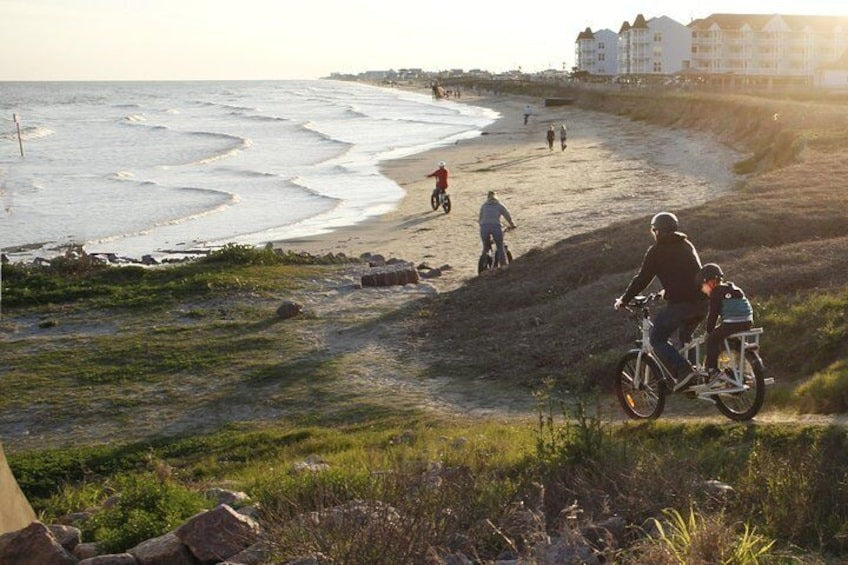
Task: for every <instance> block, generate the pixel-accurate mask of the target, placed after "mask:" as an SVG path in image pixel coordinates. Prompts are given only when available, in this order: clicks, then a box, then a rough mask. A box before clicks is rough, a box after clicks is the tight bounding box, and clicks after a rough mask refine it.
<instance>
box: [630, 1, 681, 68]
mask: <svg viewBox="0 0 848 565" xmlns="http://www.w3.org/2000/svg"><path fill="white" fill-rule="evenodd" d="M691 46H692V32H691V30H690V29H689V28H688V27H686V26H685V25H683V24H681V23H679V22H676V21H674V20H673V19H671V18H669V17H668V16H660V17H658V18H651V19H650V20H646V19H645V17H644V16H643V15H642V14H639V15H637V16H636V19H635V20H633V23H632V24H631V23H628V22H626V21H625V22H624V23H623V24H622V26H621V29H620V30H619V32H618V72H619V74H624V75H651V74H653V75H662V74H672V73H676V72H678V71H681V70H684V69H688V68H689V62H690V52H691Z"/></svg>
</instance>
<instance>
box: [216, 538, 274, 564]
mask: <svg viewBox="0 0 848 565" xmlns="http://www.w3.org/2000/svg"><path fill="white" fill-rule="evenodd" d="M270 558H271V548H270V547H269V546H268V544H267V543H265V542H264V541H258V542H256V543H254V544H253V545H251V546H250V547H247V548H245V549H243V550H242V551H240V552H238V553H236V554H235V555H233V556H232V557H230V558H229V559H227V561H230V562H232V563H239V564H240V565H260V564H261V563H266V562H267V561H268V560H269V559H270Z"/></svg>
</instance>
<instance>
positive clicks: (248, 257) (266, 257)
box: [205, 243, 281, 265]
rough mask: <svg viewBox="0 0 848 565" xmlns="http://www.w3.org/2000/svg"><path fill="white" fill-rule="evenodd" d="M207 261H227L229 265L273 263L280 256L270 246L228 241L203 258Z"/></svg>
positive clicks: (278, 261)
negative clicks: (259, 246) (260, 246)
mask: <svg viewBox="0 0 848 565" xmlns="http://www.w3.org/2000/svg"><path fill="white" fill-rule="evenodd" d="M205 261H206V262H208V263H227V264H230V265H274V264H276V263H280V262H281V261H280V257H279V255H277V254H276V253H275V252H274V249H273V248H272V247H271V246H265V247H263V248H261V249H260V248H258V247H254V246H252V245H246V244H239V243H228V244H227V245H225V246H224V247H221V248H220V249H215V250H213V251H212V252H211V253H209V255H208V256H207V257H206V259H205Z"/></svg>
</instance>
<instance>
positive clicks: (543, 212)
mask: <svg viewBox="0 0 848 565" xmlns="http://www.w3.org/2000/svg"><path fill="white" fill-rule="evenodd" d="M459 102H462V103H467V104H476V105H479V106H484V107H487V108H490V109H492V110H495V111H497V112H498V113H500V115H501V117H500V118H499V119H497V120H496V121H495V122H493V123H492V124H490V125H489V126H487V127H486V128H484V129H483V131H482V133H481V135H479V136H477V137H474V138H470V139H464V140H461V141H458V142H456V143H455V144H453V145H450V146H443V147H437V148H434V149H430V150H427V151H425V152H422V153H417V154H414V155H411V156H407V157H404V158H400V159H396V160H390V161H385V162H383V163H381V164H380V171H381V173H382V174H383V175H384V176H386V177H388V178H390V179H392V180H394V181H395V182H396V183H397V184H398V185H399V186H400V187H401V188H402V189H403V190H404V193H405V195H404V197H403V198H402V200H401V201H400V202H399V203H398V204H397V206H396V207H395V208H394V209H393V210H392V211H390V212H387V213H385V214H383V215H381V216H378V217H375V218H371V219H368V220H365V221H364V222H361V223H358V224H355V225H352V226H347V227H341V228H337V229H334V230H333V231H331V232H328V233H324V234H318V235H315V236H309V237H302V238H294V239H288V240H280V241H274V242H273V243H272V244H273V246H274V247H276V248H282V249H287V250H292V251H305V252H307V253H312V254H317V255H322V254H326V253H335V252H343V253H345V254H347V255H353V256H359V255H361V254H363V253H379V254H381V255H384V256H385V257H386V258H388V257H396V258H399V259H403V260H406V261H410V262H413V263H415V264H419V263H427V264H428V265H430V266H431V267H440V266H443V265H450V266H451V267H452V268H451V269H450V270H447V271H445V272H444V274H443V276H442V277H440V278H438V279H430V281H429V282H432V283H434V284H435V286H436V287H437V288H439V289H440V290H449V289H451V288H455V287H456V286H459V285H460V284H462V283H463V282H464V281H465V280H467V279H468V278H470V277H472V276H475V275H476V264H477V257H478V255H479V253H480V242H479V235H478V226H477V214H478V211H479V207H480V204H482V202H483V201H484V199H485V197H486V193H487V192H488V191H489V190H495V191H497V192H498V195H499V198H500V199H501V201H502V202H503V203H504V204H505V205H506V206H507V207H508V208H509V209H510V211H511V214H512V217H513V220H514V221H515V223H516V224H517V225H518V227H519V229H518V230H515V231H512V232H510V233H509V234H508V235H507V237H506V243H507V245H510V249H511V250H512V252H513V255H514V256H515V257H516V258H518V257H520V255H522V254H524V253H526V252H527V251H529V250H530V249H533V248H536V247H546V246H548V245H551V244H553V243H556V242H557V241H560V240H562V239H565V238H567V237H569V236H572V235H576V234H578V233H582V232H586V231H591V230H593V229H596V228H600V227H603V226H605V225H609V224H611V223H614V222H616V221H618V220H621V219H628V218H631V217H633V216H636V215H650V214H653V213H654V212H655V211H657V210H658V209H671V210H675V211H678V210H681V209H684V208H688V207H691V206H695V205H697V204H700V203H702V202H705V201H707V200H710V199H712V198H715V197H717V196H719V195H721V194H723V193H726V192H728V191H730V190H733V189H734V188H735V187H736V186H737V184H738V183H739V181H740V180H743V178H744V177H741V176H737V175H735V174H733V173H732V165H733V164H734V163H735V162H736V161H738V160H739V159H740V158H741V154H739V153H737V152H736V151H734V150H732V149H731V148H728V147H727V146H725V145H723V144H721V143H720V142H719V141H717V140H715V139H714V138H712V137H710V136H709V135H707V134H704V133H702V132H694V131H689V130H679V129H669V128H662V127H659V126H652V125H649V124H646V123H644V122H634V121H632V120H630V119H629V118H626V117H620V116H614V115H611V114H604V113H601V112H595V111H590V110H583V109H579V108H576V107H571V106H558V107H551V108H546V107H544V106H543V100H542V99H536V98H532V97H527V96H517V95H505V96H495V95H481V96H475V95H473V94H472V93H470V92H469V93H467V94H463V97H462V98H461V99H460V100H459ZM528 103H530V104H532V105H533V107H534V113H533V115H532V116H531V118H530V120H529V123H528V124H527V125H525V124H524V123H523V108H524V107H525V105H526V104H528ZM563 121H565V122H566V123H567V127H568V129H569V136H568V146H567V148H566V149H565V150H564V151H561V150H560V144H559V125H560V123H562V122H563ZM549 125H554V126H555V129H556V130H557V139H556V141H555V144H554V148H553V151H551V150H549V148H548V146H547V143H546V141H545V133H546V131H547V129H548V127H549ZM441 160H444V161H446V162H447V167H448V169H449V170H450V173H451V176H450V187H449V189H448V193H449V194H450V195H451V200H452V204H453V208H452V211H451V213H450V214H445V213H444V212H442V211H441V209H440V210H437V211H433V210H431V208H430V204H429V197H430V193H431V191H432V187H433V179H430V178H426V175H428V174H429V173H431V172H432V171H433V170H435V168H436V163H437V162H438V161H441Z"/></svg>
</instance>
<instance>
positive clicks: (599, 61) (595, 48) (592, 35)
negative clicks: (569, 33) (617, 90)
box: [574, 27, 618, 76]
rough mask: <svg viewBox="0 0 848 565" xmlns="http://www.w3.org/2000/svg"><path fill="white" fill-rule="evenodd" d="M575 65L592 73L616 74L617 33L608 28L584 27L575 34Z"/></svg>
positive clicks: (579, 69)
mask: <svg viewBox="0 0 848 565" xmlns="http://www.w3.org/2000/svg"><path fill="white" fill-rule="evenodd" d="M574 51H575V53H574V55H575V57H574V60H575V62H576V64H575V67H576V68H577V70H578V71H584V72H587V73H589V74H593V75H604V76H614V75H616V74H618V34H617V33H615V32H614V31H612V30H610V29H602V30H599V31H595V32H593V31H592V30H591V29H590V28H588V27H587V28H586V29H585V30H584V31H582V32H580V34H579V35H578V36H577V41H576V42H575V47H574Z"/></svg>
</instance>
